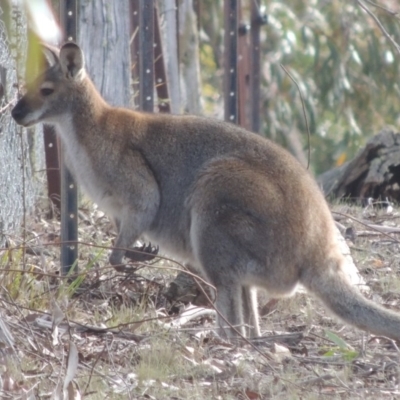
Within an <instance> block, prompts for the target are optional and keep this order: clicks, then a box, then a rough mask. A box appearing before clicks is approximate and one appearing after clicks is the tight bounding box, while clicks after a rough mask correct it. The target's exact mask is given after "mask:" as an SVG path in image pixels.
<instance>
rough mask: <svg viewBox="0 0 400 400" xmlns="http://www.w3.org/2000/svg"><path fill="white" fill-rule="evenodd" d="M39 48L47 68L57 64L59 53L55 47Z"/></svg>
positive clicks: (45, 46) (44, 46)
mask: <svg viewBox="0 0 400 400" xmlns="http://www.w3.org/2000/svg"><path fill="white" fill-rule="evenodd" d="M41 46H42V53H43V55H44V58H45V64H46V66H47V68H50V67H52V66H53V65H55V64H57V63H58V57H59V53H60V51H59V50H58V49H57V48H56V47H53V46H49V45H47V44H42V45H41Z"/></svg>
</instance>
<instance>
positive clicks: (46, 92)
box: [40, 88, 54, 96]
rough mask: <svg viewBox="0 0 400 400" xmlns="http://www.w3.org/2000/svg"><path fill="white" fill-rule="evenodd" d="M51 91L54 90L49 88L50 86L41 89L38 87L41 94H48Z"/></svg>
mask: <svg viewBox="0 0 400 400" xmlns="http://www.w3.org/2000/svg"><path fill="white" fill-rule="evenodd" d="M53 92H54V89H50V88H42V89H40V94H41V95H42V96H49V95H50V94H52V93H53Z"/></svg>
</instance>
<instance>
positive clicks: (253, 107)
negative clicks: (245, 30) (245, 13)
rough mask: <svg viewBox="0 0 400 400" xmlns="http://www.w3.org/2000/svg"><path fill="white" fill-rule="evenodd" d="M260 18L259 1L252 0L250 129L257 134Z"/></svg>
mask: <svg viewBox="0 0 400 400" xmlns="http://www.w3.org/2000/svg"><path fill="white" fill-rule="evenodd" d="M262 18H263V16H262V15H261V13H260V0H252V1H251V17H250V19H251V24H250V37H251V39H250V40H251V44H250V49H251V57H250V121H251V122H250V128H251V130H252V131H253V132H257V133H258V132H259V131H260V85H261V80H260V26H261V24H262V23H263V21H262ZM264 18H265V17H264Z"/></svg>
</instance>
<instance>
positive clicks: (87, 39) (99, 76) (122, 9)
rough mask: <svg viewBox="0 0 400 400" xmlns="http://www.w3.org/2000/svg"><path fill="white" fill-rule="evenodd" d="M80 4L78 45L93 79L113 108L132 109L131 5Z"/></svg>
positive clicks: (95, 1) (99, 1)
mask: <svg viewBox="0 0 400 400" xmlns="http://www.w3.org/2000/svg"><path fill="white" fill-rule="evenodd" d="M79 3H80V6H79V7H80V8H79V36H78V41H79V44H80V46H81V47H82V49H83V51H84V53H85V60H86V68H87V70H88V72H89V75H90V77H91V78H92V80H93V82H94V84H95V85H96V87H97V88H98V89H99V91H100V93H101V94H102V95H103V97H104V98H105V100H106V101H107V102H109V103H110V104H111V105H114V106H125V107H127V106H130V105H132V104H133V102H132V101H131V99H132V96H131V82H130V49H129V3H128V1H108V0H90V1H82V2H79Z"/></svg>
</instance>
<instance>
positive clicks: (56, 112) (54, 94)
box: [11, 43, 85, 126]
mask: <svg viewBox="0 0 400 400" xmlns="http://www.w3.org/2000/svg"><path fill="white" fill-rule="evenodd" d="M43 53H44V55H45V57H46V61H47V62H46V66H47V69H46V70H45V71H44V72H43V73H42V74H41V75H40V76H39V77H38V78H36V79H35V80H34V81H33V82H31V83H29V84H28V85H27V91H26V94H25V95H24V96H23V97H22V98H21V99H20V100H19V101H18V103H17V105H16V106H15V107H14V108H13V110H12V112H11V114H12V116H13V118H14V119H15V121H16V122H17V123H18V124H20V125H23V126H31V125H34V124H36V123H38V122H53V121H57V118H58V117H60V116H61V115H62V114H65V113H66V112H68V105H69V104H71V102H73V99H74V96H76V92H77V91H79V90H78V87H79V85H80V83H81V82H82V80H83V79H84V77H85V69H84V58H83V53H82V50H81V49H80V48H79V46H78V45H76V44H75V43H66V44H64V45H63V46H62V47H61V49H60V51H59V52H58V51H57V50H55V49H51V48H49V47H45V46H44V47H43Z"/></svg>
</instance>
